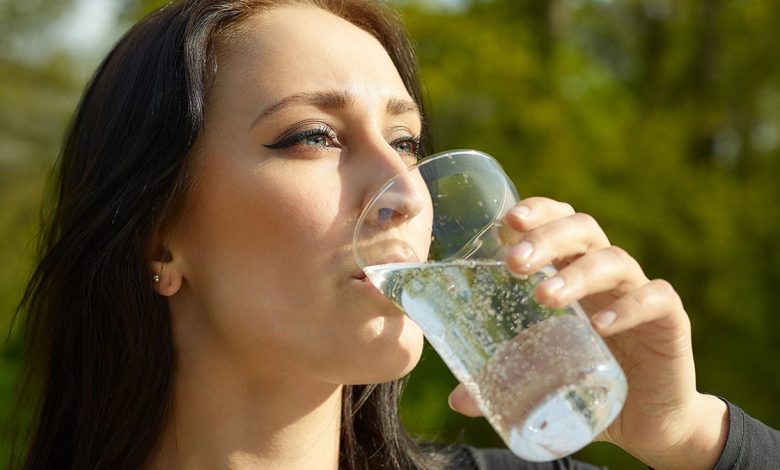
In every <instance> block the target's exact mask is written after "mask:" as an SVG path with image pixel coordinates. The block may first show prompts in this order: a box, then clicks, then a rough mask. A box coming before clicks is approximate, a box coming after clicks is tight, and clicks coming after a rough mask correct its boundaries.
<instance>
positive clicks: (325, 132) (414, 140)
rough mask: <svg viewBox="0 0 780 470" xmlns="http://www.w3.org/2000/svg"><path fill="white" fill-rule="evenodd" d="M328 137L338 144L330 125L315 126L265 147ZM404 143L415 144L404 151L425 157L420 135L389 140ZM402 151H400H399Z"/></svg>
mask: <svg viewBox="0 0 780 470" xmlns="http://www.w3.org/2000/svg"><path fill="white" fill-rule="evenodd" d="M318 136H322V137H326V138H328V139H329V140H331V141H334V142H335V143H336V144H338V140H337V139H336V134H335V133H334V132H333V131H332V130H331V129H330V128H328V127H324V126H320V127H315V128H312V129H307V130H305V131H301V132H296V133H294V134H291V135H289V136H285V137H282V138H281V139H280V140H279V141H277V142H275V143H273V144H265V145H263V147H266V148H269V149H284V148H289V147H293V146H295V145H299V144H301V143H302V142H303V141H304V140H306V139H308V138H310V137H318ZM402 143H411V144H412V145H413V146H414V151H412V152H404V153H408V154H410V155H413V156H414V157H415V159H417V160H419V159H421V158H422V157H423V154H422V144H421V138H420V136H419V135H416V136H405V137H399V138H397V139H395V140H393V141H391V142H388V144H389V145H390V146H392V147H395V146H396V145H398V144H402ZM399 153H400V151H399Z"/></svg>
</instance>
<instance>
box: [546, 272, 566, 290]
mask: <svg viewBox="0 0 780 470" xmlns="http://www.w3.org/2000/svg"><path fill="white" fill-rule="evenodd" d="M565 285H566V281H565V280H564V279H563V278H562V277H560V276H555V277H552V278H550V279H547V280H546V281H544V289H545V290H546V291H547V292H548V293H550V294H554V293H555V292H558V291H559V290H561V289H563V286H565Z"/></svg>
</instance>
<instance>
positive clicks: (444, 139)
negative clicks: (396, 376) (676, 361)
mask: <svg viewBox="0 0 780 470" xmlns="http://www.w3.org/2000/svg"><path fill="white" fill-rule="evenodd" d="M72 3H73V2H62V1H54V0H34V1H33V0H28V1H25V2H20V1H18V0H0V46H3V47H2V50H3V52H0V326H3V327H5V328H6V330H7V328H8V327H9V325H10V318H11V316H12V313H13V308H14V305H15V303H16V302H17V301H18V298H19V295H20V293H21V289H22V286H23V283H24V280H25V277H26V276H27V275H28V272H29V268H30V267H31V253H32V251H31V248H32V246H33V245H32V243H33V242H32V239H33V235H34V234H35V230H36V224H37V213H38V210H39V206H40V204H41V191H42V187H43V184H44V181H45V179H46V176H47V175H48V167H49V166H50V165H51V163H52V162H53V160H54V158H55V156H56V154H57V146H58V144H59V140H60V138H61V135H62V133H63V130H64V128H65V126H66V123H67V118H68V113H69V112H70V111H72V109H73V107H74V106H75V104H76V101H77V99H78V93H79V91H80V88H82V87H83V85H84V83H85V82H86V79H87V77H86V76H83V74H82V75H79V74H78V73H75V72H74V70H81V69H83V63H84V62H85V61H87V62H89V63H91V64H94V65H96V64H97V60H99V57H89V58H86V59H85V58H84V57H73V56H70V55H68V51H62V50H57V48H56V47H52V48H51V49H50V50H49V52H48V53H47V54H39V53H35V54H33V53H32V52H31V51H29V50H27V49H25V47H26V46H25V44H28V43H31V44H33V45H35V42H34V41H32V42H31V41H28V39H29V38H32V37H34V36H35V35H36V32H37V31H40V30H45V29H46V28H47V27H48V25H50V24H52V23H53V22H56V21H57V18H59V15H62V14H63V12H65V11H66V10H67V8H68V7H69V5H71V4H72ZM395 3H396V4H397V5H399V6H400V7H401V8H402V10H403V12H404V14H405V16H406V19H407V22H408V26H409V28H410V31H411V33H412V36H413V37H414V39H415V40H416V42H417V44H418V47H419V56H420V59H421V62H422V67H423V77H424V81H425V83H426V86H427V89H428V92H429V95H430V104H431V108H430V115H431V119H430V120H431V122H432V123H433V125H434V131H435V138H436V140H435V142H436V147H437V149H439V150H443V149H447V148H478V149H481V150H484V151H486V152H488V153H490V154H492V155H493V156H495V157H496V158H498V159H499V160H500V161H501V162H502V164H503V166H504V167H505V169H506V170H507V172H508V173H509V174H510V176H512V178H513V179H514V180H515V182H516V185H517V187H518V190H519V192H520V194H521V196H530V195H544V196H547V197H552V198H556V199H560V200H565V201H567V202H570V203H571V204H572V205H574V207H575V208H576V209H578V210H580V211H583V212H588V213H590V214H592V215H594V216H595V217H596V218H597V220H599V222H600V223H601V225H602V226H603V227H604V229H605V230H606V232H607V234H608V235H609V236H610V238H611V240H612V242H613V243H615V244H618V245H621V246H623V247H625V248H626V249H627V250H628V251H629V252H630V253H632V254H633V255H634V256H635V257H636V258H637V259H638V260H639V261H640V263H641V264H642V266H643V267H644V269H645V272H646V273H647V275H648V276H649V277H651V278H655V277H662V278H665V279H668V280H669V281H671V282H672V283H673V285H674V286H675V287H676V288H677V290H678V292H679V293H680V295H681V296H682V298H683V300H684V302H685V304H686V307H687V310H688V313H689V315H690V317H691V320H692V322H693V328H694V330H693V331H694V348H695V352H696V359H697V361H696V364H697V372H698V387H699V389H700V390H701V391H703V392H709V393H714V394H717V395H721V396H724V397H727V398H729V399H730V400H732V401H734V402H735V403H738V404H739V405H740V406H742V407H743V408H745V409H746V411H748V412H749V413H750V414H752V415H753V416H755V417H757V418H759V419H762V420H763V421H765V422H766V423H768V424H769V425H772V426H774V427H780V408H779V407H777V406H774V405H773V399H775V398H776V397H778V396H780V370H779V369H778V368H777V366H776V365H775V364H774V363H773V359H772V358H773V357H776V356H777V355H778V353H780V328H778V327H777V321H776V319H775V316H776V314H775V310H776V305H777V304H778V303H779V301H780V296H779V295H778V287H780V210H778V208H777V205H776V204H777V202H778V201H780V184H778V182H779V181H780V70H779V67H780V65H778V64H780V62H778V61H777V60H776V57H777V56H778V47H777V45H776V44H777V41H776V39H772V38H775V37H776V31H775V29H776V25H777V24H778V23H780V2H775V1H772V0H678V1H672V0H625V1H620V2H618V1H613V0H546V1H534V2H531V1H517V0H463V1H460V2H457V1H452V0H451V1H448V2H437V1H434V0H428V1H425V2H414V1H411V0H407V1H401V0H397V1H396V2H395ZM442 3H446V5H448V6H442ZM160 4H161V2H160V1H156V0H134V1H130V2H125V3H124V4H123V7H122V9H121V15H122V16H121V19H134V18H138V17H140V16H141V14H142V13H145V12H148V11H149V10H150V9H152V8H154V7H156V6H158V5H160ZM120 24H121V23H120ZM118 27H124V26H118ZM38 46H40V44H38ZM50 46H51V45H50ZM53 46H56V44H54V45H53ZM29 47H32V46H29ZM103 52H105V51H103ZM30 57H35V58H36V60H29V59H30ZM94 65H93V66H94ZM15 333H16V332H15ZM20 351H21V348H20V347H19V339H18V334H12V335H10V336H9V340H8V341H7V344H6V346H5V347H4V348H3V350H2V356H0V419H3V418H4V417H5V413H6V412H7V410H8V409H9V408H10V396H11V386H12V384H13V383H14V382H15V376H16V371H17V370H18V368H19V364H20V363H21V360H22V359H23V358H22V355H21V352H20ZM454 385H455V380H454V379H453V378H452V376H451V375H450V374H449V372H447V370H446V369H445V368H444V366H443V365H442V363H441V361H440V360H439V359H438V357H437V356H436V354H435V353H434V352H433V351H432V350H430V349H427V348H426V351H425V352H424V356H423V360H422V362H421V363H420V365H419V366H418V367H417V368H416V369H415V371H414V372H413V373H412V377H411V379H410V382H409V387H408V389H407V393H406V395H405V396H404V399H403V404H402V413H403V418H404V421H405V423H406V424H407V426H408V427H409V428H410V430H411V431H412V432H413V433H414V434H415V435H417V436H420V437H421V438H426V439H437V440H441V441H447V442H453V441H459V442H469V443H472V444H475V445H479V446H502V443H501V441H500V440H499V439H498V438H497V437H496V434H495V433H494V432H493V431H492V430H491V428H490V427H489V425H487V423H486V422H485V421H484V420H482V419H469V418H465V417H461V416H459V415H457V414H456V413H454V412H452V411H450V410H449V409H448V407H447V405H446V398H447V395H448V393H449V392H450V390H451V389H452V387H454ZM5 422H6V421H5V420H3V421H2V422H0V423H5ZM0 425H3V426H5V425H4V424H0ZM5 427H7V426H5ZM4 446H6V440H5V439H3V440H0V460H2V461H4V456H3V454H4V453H5V452H7V448H6V447H4ZM578 457H579V458H581V459H583V460H587V461H590V462H593V463H597V464H602V465H609V466H611V467H612V468H645V467H644V466H642V465H641V464H640V463H639V462H637V461H636V460H634V459H632V458H631V457H629V456H627V455H626V454H625V453H623V452H622V451H620V450H619V449H615V448H614V447H613V446H610V445H608V444H593V445H591V446H589V447H588V448H587V449H586V450H584V451H583V452H581V453H580V454H578Z"/></svg>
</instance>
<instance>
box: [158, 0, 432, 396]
mask: <svg viewBox="0 0 780 470" xmlns="http://www.w3.org/2000/svg"><path fill="white" fill-rule="evenodd" d="M235 38H237V39H234V42H232V43H230V44H222V45H221V46H220V47H218V48H217V62H218V70H217V72H216V76H215V79H214V84H213V88H212V89H211V90H210V91H209V97H208V102H207V103H206V108H207V109H206V113H205V124H204V129H203V131H202V133H201V134H200V135H199V137H198V140H197V141H196V143H195V145H194V147H193V151H192V155H191V158H192V164H193V171H192V173H193V177H194V185H193V186H194V187H193V190H192V191H191V193H190V194H189V204H188V207H187V208H186V209H185V212H184V213H183V214H182V216H181V218H180V222H179V224H178V227H177V229H176V230H175V231H174V232H173V233H171V234H169V242H168V249H169V251H170V252H171V255H172V261H171V263H170V266H171V268H172V269H175V270H178V272H180V273H181V278H182V286H181V288H180V289H179V290H178V292H176V293H175V294H174V295H173V296H171V298H170V302H171V311H172V315H173V321H174V328H175V330H174V331H175V336H176V342H177V348H178V349H179V352H180V354H187V353H188V351H190V352H191V351H196V350H197V351H200V352H202V351H210V352H211V353H214V352H215V351H216V352H218V353H219V354H222V355H224V357H225V358H228V359H229V360H230V361H231V364H236V365H239V366H240V367H242V368H243V369H242V370H244V371H251V373H253V374H255V375H254V376H255V377H267V378H270V379H273V378H274V377H288V378H289V377H295V378H296V380H298V379H301V378H304V377H308V378H311V379H314V380H319V381H324V382H328V383H334V384H337V383H376V382H384V381H388V380H392V379H394V378H397V377H400V376H402V375H404V374H406V373H407V372H409V370H411V368H412V367H413V366H414V365H415V364H416V362H417V360H418V359H419V355H420V352H421V348H422V334H421V332H420V330H419V328H418V327H417V326H416V325H415V324H414V323H413V322H411V321H410V320H409V319H408V318H407V317H406V316H405V315H403V314H402V312H401V311H400V310H398V309H396V308H395V307H394V306H393V305H392V304H391V303H390V302H389V301H387V300H386V299H385V298H383V297H382V296H381V295H380V294H379V293H378V292H377V291H376V290H374V289H373V288H372V287H370V285H368V284H367V283H366V282H364V281H363V280H361V279H360V278H361V277H362V276H361V271H360V269H359V268H358V267H357V265H356V264H355V260H354V257H353V254H352V251H351V238H352V232H353V230H354V224H355V222H356V219H357V217H358V215H359V214H360V212H361V209H362V208H363V207H364V205H365V204H366V202H367V200H368V199H369V198H370V196H371V195H372V194H373V193H374V192H375V191H376V190H377V189H378V187H379V186H380V185H381V183H382V182H383V181H385V180H386V179H388V178H389V177H391V176H392V175H394V174H396V173H397V172H398V171H400V170H401V169H402V168H404V167H406V166H408V165H410V164H411V163H413V162H414V160H415V155H413V153H414V150H415V149H414V147H415V145H416V144H415V140H414V139H415V137H416V136H419V134H420V130H421V129H420V126H421V123H420V117H419V114H418V110H417V107H416V105H415V104H414V102H413V101H412V98H411V97H410V95H409V93H408V92H407V91H406V88H405V87H404V85H403V82H402V81H401V78H400V76H399V74H398V71H397V70H396V68H395V67H394V65H393V63H392V61H391V59H390V58H389V56H388V54H387V53H386V52H385V50H384V49H383V48H382V46H381V45H380V44H379V42H378V41H377V40H376V39H374V38H373V37H372V36H371V35H370V34H368V33H367V32H365V31H363V30H361V29H359V28H357V27H355V26H353V25H352V24H350V23H348V22H347V21H345V20H343V19H341V18H338V17H336V16H334V15H332V14H330V13H327V12H325V11H323V10H319V9H316V8H311V7H284V8H278V9H274V10H271V11H269V12H266V13H263V14H262V15H259V16H257V17H255V18H252V19H249V20H248V21H246V22H245V23H243V24H242V25H241V26H240V27H239V34H238V35H237V36H235ZM424 206H426V207H418V208H416V209H410V210H414V211H418V210H419V211H422V215H421V216H420V217H422V218H425V217H428V218H429V217H430V215H429V211H430V208H429V207H427V204H424ZM408 215H409V216H415V214H408ZM412 225H413V224H412ZM409 236H410V237H412V238H413V241H412V242H413V243H414V244H416V245H417V246H418V249H419V250H420V251H425V250H427V237H428V234H425V233H423V231H421V230H418V231H417V232H416V233H410V234H409ZM164 269H167V268H164Z"/></svg>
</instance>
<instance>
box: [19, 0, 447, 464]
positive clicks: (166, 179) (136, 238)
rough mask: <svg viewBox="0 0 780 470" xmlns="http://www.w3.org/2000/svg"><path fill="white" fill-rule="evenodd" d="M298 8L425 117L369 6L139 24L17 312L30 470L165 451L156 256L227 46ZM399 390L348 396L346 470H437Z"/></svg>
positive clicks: (176, 10)
mask: <svg viewBox="0 0 780 470" xmlns="http://www.w3.org/2000/svg"><path fill="white" fill-rule="evenodd" d="M291 3H305V4H309V5H314V6H318V7H321V8H323V9H326V10H328V11H331V12H333V13H335V14H336V15H338V16H340V17H342V18H344V19H346V20H348V21H350V22H352V23H353V24H355V25H356V26H358V27H360V28H362V29H364V30H366V31H368V32H369V33H371V34H372V35H373V36H375V37H376V38H377V39H378V40H379V41H380V42H381V44H382V45H383V46H384V47H385V49H386V50H387V52H388V53H389V55H390V57H391V58H392V60H393V62H394V63H395V66H396V67H397V69H398V71H399V73H400V75H401V77H402V79H403V81H404V84H405V85H406V88H407V90H408V91H409V93H410V94H411V96H412V97H413V99H414V100H415V101H416V102H417V103H418V105H420V106H421V107H422V106H423V104H424V100H423V96H422V94H421V90H420V86H419V81H418V76H417V65H416V59H415V56H414V51H413V48H412V47H411V44H410V41H409V39H408V38H407V35H406V32H405V30H404V28H403V26H402V23H401V21H400V19H399V18H398V16H397V14H396V13H394V12H393V11H392V10H389V9H388V8H386V7H384V6H383V5H381V4H379V3H378V2H374V1H371V0H298V1H293V0H287V1H283V0H281V1H280V0H276V1H273V0H184V1H178V2H174V3H171V4H169V5H167V6H165V7H163V8H160V9H159V10H157V11H155V12H153V13H151V14H150V15H148V16H147V17H146V18H144V19H143V20H141V21H140V22H139V23H137V24H136V25H135V26H133V28H132V29H130V30H129V31H128V32H127V33H126V34H125V35H124V36H123V37H122V39H121V40H120V41H119V42H118V43H117V44H116V46H115V47H114V48H113V50H112V51H111V52H110V53H109V54H108V56H107V57H106V58H105V59H104V61H103V62H102V64H101V65H100V67H99V68H98V70H97V72H96V74H95V75H94V77H93V78H92V80H91V82H90V83H89V85H88V86H87V88H86V90H85V92H84V95H83V97H82V100H81V102H80V104H79V106H78V109H77V111H76V114H75V116H74V118H73V121H72V122H71V124H70V127H69V130H68V134H67V136H66V139H65V142H64V146H63V149H62V151H61V155H60V158H59V162H58V167H57V173H56V178H55V180H54V186H53V191H52V201H51V204H50V207H51V209H50V213H49V215H48V216H47V220H46V223H45V225H44V231H43V234H42V237H41V245H40V261H39V264H38V265H37V268H36V269H35V271H34V273H33V275H32V277H31V280H30V282H29V284H28V286H27V290H26V292H25V295H24V297H23V299H22V302H21V303H20V306H19V310H18V311H17V313H24V314H25V317H24V318H25V338H26V344H27V347H28V352H29V367H28V370H27V374H26V376H25V377H26V379H25V381H24V382H23V386H22V396H24V397H34V403H33V406H34V415H33V416H34V419H33V421H32V425H31V430H30V434H29V438H28V439H27V441H28V442H27V445H26V452H25V454H24V457H23V459H24V463H23V466H24V468H28V469H39V468H41V469H43V468H46V469H48V468H79V469H87V468H112V469H115V468H138V467H141V466H143V465H144V463H146V462H147V461H148V459H149V458H150V456H151V454H152V453H153V452H154V450H155V446H156V445H157V443H158V440H159V438H160V434H161V431H162V429H163V426H164V424H165V419H166V415H167V412H168V410H169V406H170V400H171V388H172V381H173V368H174V354H175V352H174V347H173V344H172V338H171V319H170V316H169V312H168V305H167V302H166V301H165V299H164V298H162V297H160V296H158V295H156V294H155V292H154V290H153V286H152V284H151V280H150V276H149V271H148V266H149V264H148V263H149V260H150V259H149V253H148V248H149V247H150V245H151V239H152V237H153V234H154V233H155V231H156V229H157V228H158V227H159V226H160V225H161V224H164V223H165V222H166V221H167V220H170V219H171V218H172V217H173V216H175V214H176V213H177V211H178V209H179V208H181V206H182V204H183V201H184V200H185V198H186V194H187V188H188V185H189V183H190V179H191V177H190V174H189V171H188V165H187V155H188V153H189V150H190V147H191V145H192V143H193V142H194V140H195V137H196V135H197V134H198V132H199V131H200V129H201V127H202V124H203V106H204V102H205V100H206V97H207V94H208V90H209V82H210V80H211V78H212V76H213V73H214V70H215V59H214V52H213V51H214V47H215V43H216V41H219V40H220V38H224V37H225V36H224V35H225V34H226V32H228V31H231V30H233V29H234V28H232V27H233V26H235V25H238V24H240V22H241V21H243V20H245V19H246V18H248V17H249V16H251V15H254V14H257V13H258V12H262V11H263V10H265V9H268V8H273V7H275V6H278V5H280V4H291ZM231 34H233V33H231ZM427 137H428V133H427V131H426V132H424V135H423V143H424V145H427ZM402 385H403V380H397V381H393V382H389V383H384V384H378V385H355V386H345V387H344V391H343V399H342V400H343V407H342V408H343V412H342V413H343V416H342V421H343V424H342V434H341V455H340V461H341V467H342V468H347V469H358V468H393V469H406V468H428V467H431V466H434V465H439V464H440V463H441V460H436V456H435V455H434V454H433V453H431V452H423V451H422V450H421V449H420V447H418V446H417V444H415V442H414V441H413V440H412V439H411V438H410V437H409V436H408V435H407V434H406V432H405V431H404V430H403V428H402V426H401V424H400V421H399V417H398V401H399V398H400V394H401V389H402ZM437 462H438V463H437Z"/></svg>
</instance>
